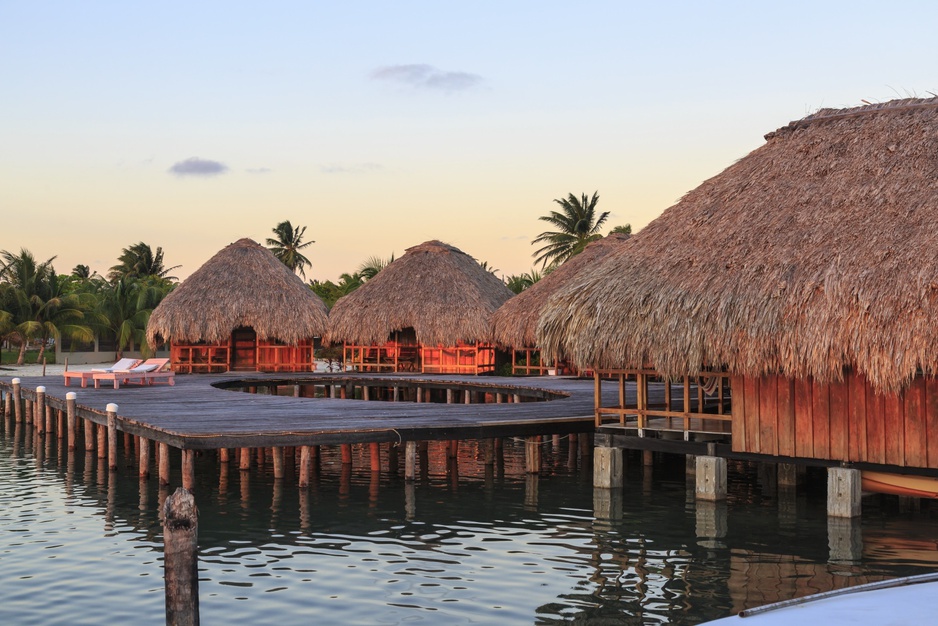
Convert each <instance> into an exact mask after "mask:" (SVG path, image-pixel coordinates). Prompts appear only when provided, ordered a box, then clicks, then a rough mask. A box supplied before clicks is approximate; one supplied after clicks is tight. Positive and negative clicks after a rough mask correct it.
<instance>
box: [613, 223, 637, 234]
mask: <svg viewBox="0 0 938 626" xmlns="http://www.w3.org/2000/svg"><path fill="white" fill-rule="evenodd" d="M616 233H622V234H623V235H631V234H632V225H631V224H620V225H619V226H616V227H615V228H613V229H612V230H610V231H609V234H610V235H614V234H616Z"/></svg>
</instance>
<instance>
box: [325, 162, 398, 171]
mask: <svg viewBox="0 0 938 626" xmlns="http://www.w3.org/2000/svg"><path fill="white" fill-rule="evenodd" d="M381 169H383V168H382V167H381V166H380V165H379V164H377V163H353V164H352V165H339V164H336V163H330V164H329V165H320V166H319V171H320V172H322V173H323V174H370V173H371V172H377V171H379V170H381Z"/></svg>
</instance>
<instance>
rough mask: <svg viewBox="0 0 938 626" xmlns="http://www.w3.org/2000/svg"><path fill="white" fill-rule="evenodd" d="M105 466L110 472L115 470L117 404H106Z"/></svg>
mask: <svg viewBox="0 0 938 626" xmlns="http://www.w3.org/2000/svg"><path fill="white" fill-rule="evenodd" d="M107 467H108V469H109V470H111V471H112V472H113V471H115V470H117V405H116V404H114V403H113V402H109V403H108V405H107Z"/></svg>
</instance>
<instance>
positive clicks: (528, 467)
mask: <svg viewBox="0 0 938 626" xmlns="http://www.w3.org/2000/svg"><path fill="white" fill-rule="evenodd" d="M524 465H525V471H527V473H528V474H540V473H541V438H540V437H538V436H534V437H528V438H527V439H525V440H524Z"/></svg>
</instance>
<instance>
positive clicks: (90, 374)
mask: <svg viewBox="0 0 938 626" xmlns="http://www.w3.org/2000/svg"><path fill="white" fill-rule="evenodd" d="M138 363H140V359H121V360H119V361H118V362H117V363H115V364H114V365H112V366H111V367H104V368H95V369H90V370H73V371H68V370H66V371H64V372H63V373H62V375H63V376H64V377H65V386H66V387H68V386H69V383H70V382H71V380H72V379H73V378H75V379H78V380H79V381H81V386H82V387H87V386H88V381H89V380H92V379H93V378H94V375H95V374H96V373H102V372H113V371H114V370H126V369H130V368H131V367H133V366H135V365H137V364H138Z"/></svg>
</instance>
